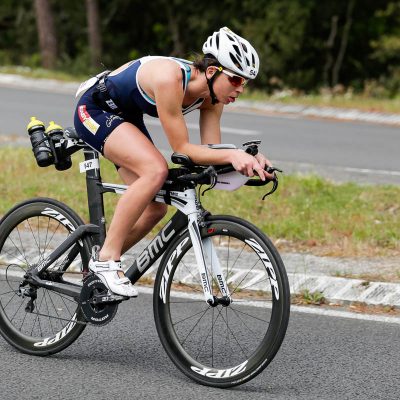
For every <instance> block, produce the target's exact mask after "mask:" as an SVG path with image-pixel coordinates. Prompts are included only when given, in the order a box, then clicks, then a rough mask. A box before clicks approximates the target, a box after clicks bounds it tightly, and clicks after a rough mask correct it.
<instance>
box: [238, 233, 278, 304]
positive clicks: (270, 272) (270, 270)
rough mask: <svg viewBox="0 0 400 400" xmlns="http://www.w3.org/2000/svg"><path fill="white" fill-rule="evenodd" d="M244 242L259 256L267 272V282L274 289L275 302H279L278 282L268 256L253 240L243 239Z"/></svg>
mask: <svg viewBox="0 0 400 400" xmlns="http://www.w3.org/2000/svg"><path fill="white" fill-rule="evenodd" d="M245 242H246V243H247V244H248V245H249V246H250V247H252V248H253V249H254V250H255V251H256V252H257V254H258V255H259V256H260V258H261V260H262V262H263V264H264V266H265V268H266V269H267V271H268V276H269V281H270V283H271V286H272V287H273V288H274V290H273V292H274V294H275V297H276V299H277V300H279V287H278V282H277V280H276V274H275V270H274V267H273V266H272V264H271V261H270V260H269V258H268V256H267V255H266V254H265V251H264V249H263V248H262V247H261V245H260V244H259V243H258V242H257V241H256V240H254V239H253V238H252V239H245Z"/></svg>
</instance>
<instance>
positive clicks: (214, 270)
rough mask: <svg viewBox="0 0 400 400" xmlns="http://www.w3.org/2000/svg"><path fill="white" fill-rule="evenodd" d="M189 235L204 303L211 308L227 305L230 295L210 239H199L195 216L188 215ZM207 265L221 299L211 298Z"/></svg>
mask: <svg viewBox="0 0 400 400" xmlns="http://www.w3.org/2000/svg"><path fill="white" fill-rule="evenodd" d="M189 234H190V239H191V240H192V245H193V249H194V254H195V257H196V262H197V266H198V268H199V274H200V279H201V284H202V288H203V292H204V297H205V300H206V302H207V303H208V304H209V305H211V306H216V305H217V304H219V303H221V304H223V305H228V304H229V303H230V300H229V297H230V293H229V289H228V286H227V284H226V281H225V277H224V275H223V273H222V268H221V265H220V263H219V259H218V256H217V252H216V251H215V248H214V245H213V242H212V239H211V238H205V239H203V240H202V239H201V236H200V230H199V226H198V224H197V215H196V214H191V215H189ZM207 263H208V265H209V266H210V270H211V274H213V275H214V277H215V279H216V281H217V283H218V286H219V290H220V292H221V293H222V298H221V299H219V298H217V297H215V296H213V293H212V286H211V283H210V277H209V274H208V270H207ZM211 279H212V276H211ZM225 303H226V304H225Z"/></svg>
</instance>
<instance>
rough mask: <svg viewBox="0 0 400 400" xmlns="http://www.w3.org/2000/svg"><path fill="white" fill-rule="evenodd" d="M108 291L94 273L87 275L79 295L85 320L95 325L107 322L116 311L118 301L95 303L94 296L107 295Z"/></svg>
mask: <svg viewBox="0 0 400 400" xmlns="http://www.w3.org/2000/svg"><path fill="white" fill-rule="evenodd" d="M108 293H109V291H108V288H107V286H106V285H105V284H104V283H103V282H102V281H101V279H100V278H99V277H98V276H97V275H96V274H90V275H88V276H87V277H86V278H85V279H84V281H83V286H82V291H81V295H80V306H81V309H82V312H83V315H84V316H85V318H86V320H87V321H88V322H89V323H91V324H93V325H97V326H102V325H106V324H108V323H109V322H110V321H111V320H112V319H113V318H114V317H115V314H116V313H117V310H118V303H117V302H114V303H105V304H102V303H97V302H95V298H96V297H98V296H107V294H108Z"/></svg>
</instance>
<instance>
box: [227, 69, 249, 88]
mask: <svg viewBox="0 0 400 400" xmlns="http://www.w3.org/2000/svg"><path fill="white" fill-rule="evenodd" d="M220 71H221V72H222V73H223V74H225V75H227V76H228V81H229V83H230V84H231V85H232V86H233V87H239V86H245V85H246V84H247V82H248V81H249V80H248V79H246V78H243V76H239V75H235V74H234V73H233V72H230V71H227V70H226V69H222V70H220Z"/></svg>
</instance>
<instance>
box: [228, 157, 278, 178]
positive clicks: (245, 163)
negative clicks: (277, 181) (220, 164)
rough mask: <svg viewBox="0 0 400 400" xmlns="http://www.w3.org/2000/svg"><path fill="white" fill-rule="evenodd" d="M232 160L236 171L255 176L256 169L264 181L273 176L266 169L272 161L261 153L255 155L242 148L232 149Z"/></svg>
mask: <svg viewBox="0 0 400 400" xmlns="http://www.w3.org/2000/svg"><path fill="white" fill-rule="evenodd" d="M230 162H231V164H232V165H233V167H234V168H235V170H236V171H239V172H240V173H241V174H243V175H245V176H248V177H253V176H254V171H255V172H256V173H257V175H258V176H259V177H260V179H261V180H262V181H265V179H272V178H273V175H271V174H268V173H267V172H266V171H265V170H264V168H265V167H266V166H270V165H271V162H270V161H269V160H267V159H266V158H265V157H264V156H263V155H262V154H260V153H259V154H257V155H256V156H255V157H253V156H252V155H250V154H248V153H246V152H244V151H242V150H232V155H231V161H230Z"/></svg>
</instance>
